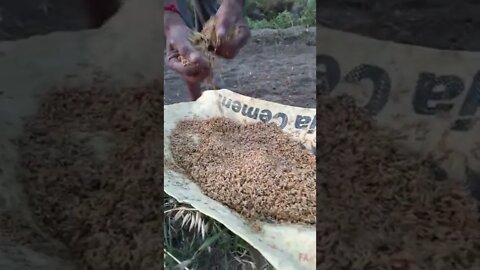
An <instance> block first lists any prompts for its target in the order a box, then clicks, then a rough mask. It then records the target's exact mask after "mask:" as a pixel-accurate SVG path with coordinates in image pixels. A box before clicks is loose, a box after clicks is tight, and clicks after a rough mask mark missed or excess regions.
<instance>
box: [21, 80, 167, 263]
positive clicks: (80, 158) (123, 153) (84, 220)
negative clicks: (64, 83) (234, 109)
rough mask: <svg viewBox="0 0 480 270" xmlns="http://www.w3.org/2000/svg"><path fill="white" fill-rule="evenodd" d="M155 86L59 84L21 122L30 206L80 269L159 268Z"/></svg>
mask: <svg viewBox="0 0 480 270" xmlns="http://www.w3.org/2000/svg"><path fill="white" fill-rule="evenodd" d="M162 89H163V88H162V84H161V83H159V82H154V83H152V84H149V85H146V86H145V87H140V88H132V89H110V88H108V87H101V86H96V87H92V88H91V89H59V90H56V91H55V92H53V93H51V94H49V95H48V96H47V97H45V102H44V103H43V104H42V106H41V107H40V109H39V111H38V114H37V115H36V116H35V117H33V118H31V119H29V120H28V122H27V124H26V126H25V133H24V136H23V137H22V138H21V139H20V140H19V142H18V145H19V151H20V158H21V166H22V171H21V175H20V177H21V179H23V182H24V186H25V189H26V193H27V194H28V196H29V199H30V203H31V207H32V210H33V212H34V213H35V216H36V218H37V220H38V223H39V224H40V225H41V226H42V227H43V228H44V230H45V231H47V232H48V233H49V234H50V235H51V237H52V238H55V239H59V240H60V241H61V242H63V243H64V244H65V245H66V246H67V247H69V248H70V249H71V251H72V252H73V255H74V257H75V258H76V259H77V260H78V262H79V264H80V265H81V266H82V269H93V270H100V269H105V270H107V269H108V270H111V269H135V270H137V269H161V268H162V267H163V263H162V261H163V255H162V253H163V251H162V249H163V229H162V228H163V226H162V225H163V219H162V216H163V212H162V206H163V171H162V165H161V164H162V163H163V152H162V149H163V141H162V134H163V133H162V131H163V92H162Z"/></svg>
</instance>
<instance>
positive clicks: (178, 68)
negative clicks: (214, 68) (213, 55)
mask: <svg viewBox="0 0 480 270" xmlns="http://www.w3.org/2000/svg"><path fill="white" fill-rule="evenodd" d="M180 56H183V57H185V59H186V60H187V62H188V63H184V62H182V61H181V60H180ZM167 64H168V66H169V67H170V68H171V69H172V70H174V71H175V72H177V73H179V74H180V75H181V76H182V77H183V78H184V79H185V80H186V81H189V82H201V81H203V80H204V79H205V78H206V77H207V76H208V75H209V74H210V72H211V70H210V65H209V63H208V61H207V59H206V58H205V57H204V56H202V54H200V53H199V52H196V51H194V49H193V48H189V47H188V46H179V47H178V49H174V48H173V47H170V48H169V50H168V61H167Z"/></svg>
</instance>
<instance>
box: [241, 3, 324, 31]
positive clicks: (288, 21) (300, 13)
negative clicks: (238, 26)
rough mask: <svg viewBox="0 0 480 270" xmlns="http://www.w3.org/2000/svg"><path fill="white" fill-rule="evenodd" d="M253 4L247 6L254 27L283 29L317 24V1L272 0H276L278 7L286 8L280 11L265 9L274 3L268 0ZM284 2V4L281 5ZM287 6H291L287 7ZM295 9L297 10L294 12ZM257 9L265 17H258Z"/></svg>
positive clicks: (250, 24)
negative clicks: (274, 11) (273, 11)
mask: <svg viewBox="0 0 480 270" xmlns="http://www.w3.org/2000/svg"><path fill="white" fill-rule="evenodd" d="M252 2H253V3H251V4H250V5H251V6H254V7H248V6H247V20H248V24H249V26H250V28H252V29H264V28H271V29H283V28H289V27H293V26H304V27H312V26H315V24H316V10H317V4H316V1H306V0H296V1H270V2H276V3H277V5H276V8H277V9H279V8H284V9H283V10H281V11H280V12H278V13H272V12H268V10H267V11H263V10H264V9H266V8H271V7H272V4H271V3H270V2H269V1H267V0H263V1H252ZM280 3H283V5H280ZM287 8H290V10H289V9H287ZM292 9H295V12H292ZM255 11H257V12H259V13H261V14H264V16H262V17H263V18H261V19H260V18H258V17H259V16H258V14H257V15H254V14H255Z"/></svg>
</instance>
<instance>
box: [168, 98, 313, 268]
mask: <svg viewBox="0 0 480 270" xmlns="http://www.w3.org/2000/svg"><path fill="white" fill-rule="evenodd" d="M164 108H165V110H164V113H165V118H164V119H165V124H164V151H165V152H164V157H165V173H164V190H165V192H166V193H167V194H168V195H170V196H172V197H173V198H175V199H176V200H178V201H180V202H183V203H188V204H190V205H192V206H193V207H194V208H195V209H197V210H199V211H200V212H202V213H203V214H205V215H207V216H210V217H212V218H214V219H216V220H217V221H219V222H220V223H222V224H223V225H225V226H226V227H227V228H228V229H229V230H231V231H232V232H233V233H235V234H237V235H238V236H240V237H241V238H243V239H244V240H245V241H246V242H248V243H249V244H250V245H251V246H253V247H254V248H255V249H257V250H258V251H259V252H260V253H261V254H262V255H263V256H264V257H265V258H266V259H267V260H268V261H269V262H270V263H271V264H272V266H273V267H275V268H276V269H292V270H295V269H298V270H303V269H305V270H307V269H312V270H313V269H315V267H316V239H315V232H316V231H315V225H295V224H293V225H287V224H279V225H276V224H268V223H262V224H261V231H258V230H257V229H255V228H254V226H252V224H251V223H249V222H247V221H246V219H245V218H243V217H241V216H240V215H239V214H237V213H235V212H233V211H232V210H230V209H229V208H227V207H226V206H224V205H223V204H221V203H219V202H217V201H215V200H213V199H211V198H209V197H207V196H206V195H204V194H203V193H202V191H201V190H200V188H199V186H198V185H197V184H195V183H193V181H192V180H191V179H189V178H188V177H187V176H185V175H184V174H182V173H179V172H178V171H176V170H175V169H173V167H172V164H174V163H175V161H174V159H173V157H172V151H171V150H170V149H171V140H170V135H171V134H172V131H173V130H174V129H175V127H176V126H177V123H179V122H181V121H183V120H188V119H209V118H214V117H224V118H228V119H231V120H234V121H236V122H239V123H245V124H247V123H255V122H260V121H264V122H273V123H276V124H277V125H278V126H279V127H280V128H282V130H283V131H284V132H286V133H288V134H290V135H291V136H292V137H293V138H294V139H295V140H296V141H299V142H301V143H302V144H303V145H304V146H305V147H306V148H307V149H314V148H315V145H316V132H315V131H316V125H315V123H316V120H315V113H316V109H307V108H299V107H293V106H287V105H281V104H278V103H273V102H268V101H263V100H259V99H255V98H250V97H246V96H243V95H240V94H236V93H234V92H232V91H230V90H226V89H223V90H218V91H206V92H204V93H203V94H202V96H201V97H200V99H198V100H197V101H195V102H185V103H177V104H172V105H166V106H165V107H164ZM252 136H255V134H252ZM272 207H274V206H272Z"/></svg>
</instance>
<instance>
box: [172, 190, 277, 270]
mask: <svg viewBox="0 0 480 270" xmlns="http://www.w3.org/2000/svg"><path fill="white" fill-rule="evenodd" d="M164 215H165V220H164V228H163V235H164V250H163V251H164V254H165V255H164V259H165V265H164V266H165V269H178V270H184V269H185V270H189V269H192V270H193V269H226V270H228V269H238V266H243V267H244V268H242V269H252V270H253V269H256V270H267V269H271V267H270V266H268V265H267V266H263V267H260V266H256V265H255V263H254V261H255V260H256V258H252V256H251V255H250V253H249V247H248V244H246V243H245V242H244V241H243V240H242V239H241V238H240V237H238V236H236V235H235V234H233V233H232V232H230V231H229V230H228V229H226V228H225V227H224V226H223V225H221V224H220V223H218V222H216V221H215V220H213V219H211V218H209V217H207V216H204V215H202V213H200V212H198V211H197V210H196V209H194V208H192V207H191V206H189V205H183V204H179V203H178V202H177V201H175V200H174V199H173V198H171V197H169V196H168V195H167V194H164Z"/></svg>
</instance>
